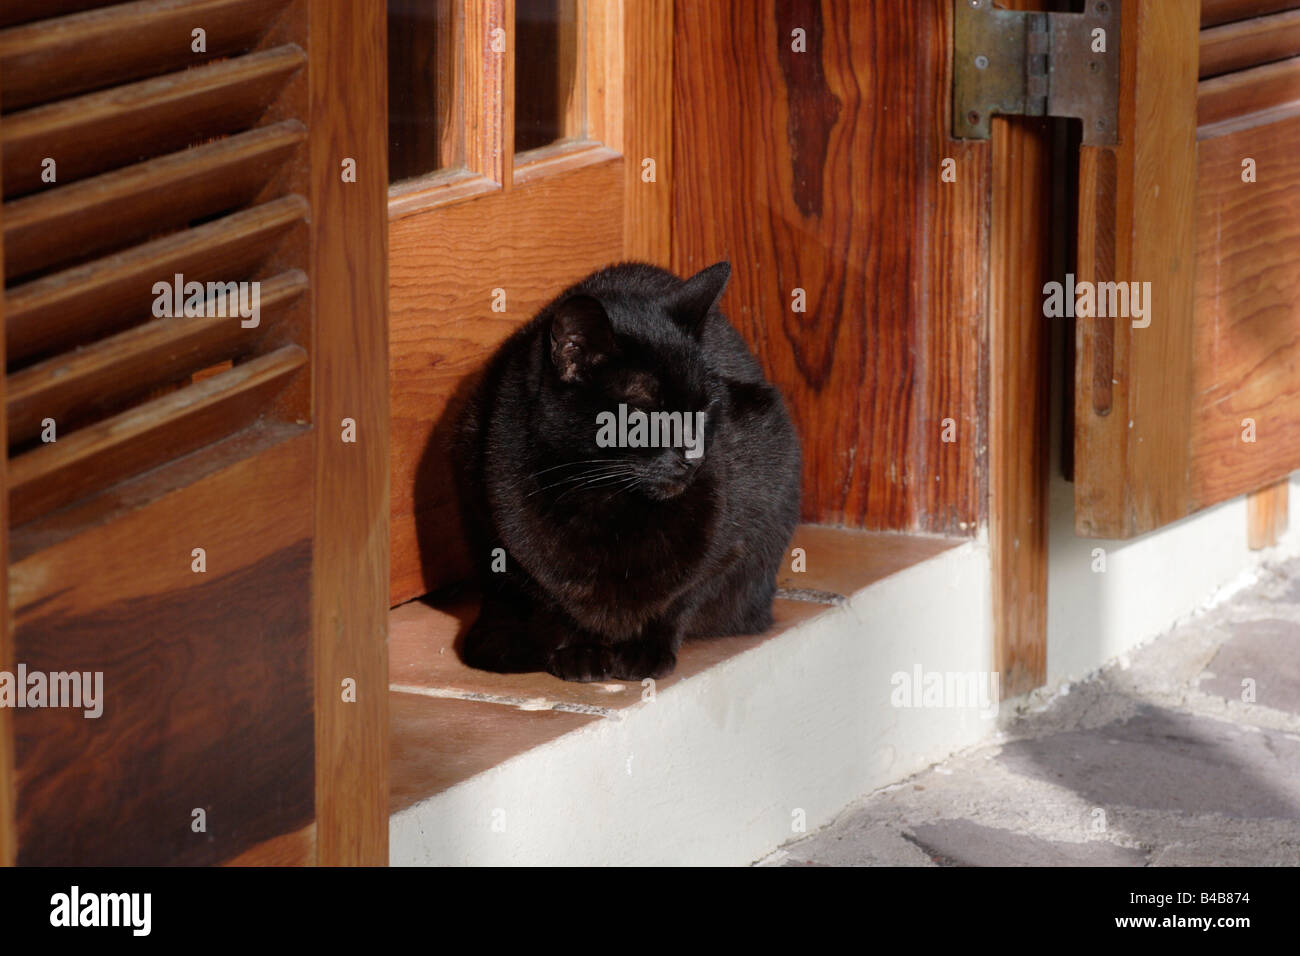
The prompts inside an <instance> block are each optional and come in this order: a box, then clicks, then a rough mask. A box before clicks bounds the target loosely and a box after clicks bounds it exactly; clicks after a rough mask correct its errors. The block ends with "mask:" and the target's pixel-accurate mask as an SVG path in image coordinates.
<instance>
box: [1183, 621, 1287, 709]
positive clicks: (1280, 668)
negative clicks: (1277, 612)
mask: <svg viewBox="0 0 1300 956" xmlns="http://www.w3.org/2000/svg"><path fill="white" fill-rule="evenodd" d="M1245 681H1249V682H1250V684H1248V685H1245V686H1243V682H1245ZM1199 687H1200V689H1201V690H1202V691H1203V692H1205V693H1207V694H1217V695H1218V696H1220V697H1223V698H1224V699H1225V700H1240V701H1243V702H1244V703H1256V704H1260V705H1262V706H1264V707H1272V708H1274V709H1277V710H1285V711H1288V712H1290V713H1293V714H1300V623H1297V622H1295V621H1287V620H1282V619H1280V618H1264V619H1263V620H1257V621H1244V622H1242V623H1240V624H1237V625H1236V626H1235V627H1233V629H1232V636H1231V637H1230V638H1229V639H1228V641H1227V643H1225V644H1224V645H1223V646H1222V647H1220V648H1219V651H1218V653H1217V654H1215V655H1214V659H1213V660H1212V661H1211V662H1210V665H1209V667H1208V668H1206V672H1205V676H1203V677H1202V679H1201V681H1200V684H1199Z"/></svg>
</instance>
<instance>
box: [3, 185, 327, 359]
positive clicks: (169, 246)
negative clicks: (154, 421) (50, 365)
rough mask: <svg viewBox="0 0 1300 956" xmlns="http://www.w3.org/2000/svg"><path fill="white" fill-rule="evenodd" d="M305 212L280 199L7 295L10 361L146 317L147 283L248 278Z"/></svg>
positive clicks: (302, 204)
mask: <svg viewBox="0 0 1300 956" xmlns="http://www.w3.org/2000/svg"><path fill="white" fill-rule="evenodd" d="M307 209H308V206H307V201H306V200H305V199H303V198H302V197H301V196H296V195H294V196H285V197H282V198H280V199H276V200H273V201H271V202H268V203H263V204H262V205H260V206H255V207H253V208H252V209H248V210H245V211H243V212H237V213H234V214H232V215H229V216H226V217H224V218H222V219H218V220H216V221H215V222H211V223H208V224H206V225H203V226H198V227H196V228H194V229H187V230H185V231H183V232H179V233H174V234H172V235H170V236H165V237H163V238H162V239H158V240H155V241H153V242H148V243H145V244H144V245H140V246H136V247H134V248H132V249H129V250H127V251H125V252H120V253H116V254H115V255H112V256H109V257H108V258H105V259H97V260H95V261H94V262H90V263H87V264H85V265H82V266H76V267H74V268H72V269H68V270H65V271H63V272H59V273H56V274H54V275H51V276H47V277H45V278H42V279H37V280H36V281H35V282H29V283H27V284H25V285H20V286H17V287H15V288H13V289H11V290H9V291H8V292H7V293H6V300H5V313H6V316H5V319H6V321H5V330H6V334H7V336H8V358H9V361H10V362H21V361H22V360H24V359H28V358H31V357H32V356H34V355H37V354H42V353H47V352H50V351H53V350H57V349H60V348H71V347H73V346H75V345H77V344H79V343H83V342H85V341H86V340H87V339H88V338H90V337H93V336H95V335H98V334H102V333H105V332H109V331H114V330H115V329H117V328H120V327H122V326H124V325H130V324H132V323H133V321H136V320H138V319H140V318H143V317H145V316H148V315H149V314H150V307H151V305H152V303H153V301H154V299H155V294H154V292H153V287H154V283H156V282H159V281H164V280H167V279H168V277H170V276H173V275H174V274H176V273H180V274H182V275H183V276H184V277H185V281H186V282H191V281H193V282H205V283H206V282H209V281H221V282H232V281H240V280H242V279H247V278H249V277H250V274H251V272H252V271H253V269H254V268H255V267H256V266H257V264H258V263H259V262H260V261H261V260H262V259H263V258H264V257H265V255H266V254H267V252H268V251H269V249H270V247H271V246H272V244H273V243H274V242H275V241H276V240H277V239H278V238H279V237H280V236H281V235H282V234H283V233H284V232H285V231H286V230H287V229H289V227H291V226H292V225H293V224H295V223H297V222H299V221H301V220H303V219H305V218H306V215H307Z"/></svg>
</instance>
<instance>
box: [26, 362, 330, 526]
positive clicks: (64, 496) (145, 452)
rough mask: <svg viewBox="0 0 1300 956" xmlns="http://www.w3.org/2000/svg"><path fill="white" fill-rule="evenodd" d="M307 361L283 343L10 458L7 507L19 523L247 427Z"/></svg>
mask: <svg viewBox="0 0 1300 956" xmlns="http://www.w3.org/2000/svg"><path fill="white" fill-rule="evenodd" d="M306 364H307V353H306V351H304V350H303V349H302V348H301V347H299V346H297V345H287V346H284V347H283V348H280V349H277V350H276V351H274V352H271V353H270V354H268V355H263V356H260V357H258V358H255V359H252V360H251V361H248V362H245V363H244V364H242V365H237V366H235V367H234V368H232V369H230V370H229V371H227V372H222V373H221V374H220V375H215V376H213V377H212V378H208V379H205V380H203V381H202V382H198V383H196V384H194V385H190V386H187V387H186V388H182V389H180V390H179V391H175V392H171V393H170V394H167V395H164V396H163V397H162V398H158V399H155V400H154V401H151V402H146V403H145V404H143V405H138V406H136V407H135V408H132V409H130V410H129V411H126V412H123V413H122V414H120V415H116V416H114V417H112V418H108V419H105V420H104V421H101V422H96V423H95V424H93V425H90V426H88V427H86V428H83V429H80V430H79V431H75V432H73V433H72V434H70V435H68V436H67V437H60V438H59V440H58V441H56V442H51V443H49V444H45V445H41V446H40V447H38V448H35V449H33V450H32V451H29V452H27V453H25V454H22V455H19V456H18V457H16V458H14V459H13V460H11V461H10V462H9V508H10V514H11V516H12V521H13V522H14V523H15V524H22V523H23V522H24V521H28V520H30V519H32V518H34V517H36V516H38V515H40V514H43V513H45V512H48V511H52V510H54V509H56V508H59V507H61V506H63V505H66V504H68V503H70V502H72V501H75V500H76V499H77V498H80V497H83V496H85V495H87V494H90V493H93V492H94V491H96V490H98V489H100V488H103V487H105V486H107V485H111V484H114V483H116V482H118V481H121V480H123V479H125V478H129V477H131V476H133V475H137V474H139V473H141V472H143V471H147V470H148V469H150V468H153V467H156V466H158V465H160V464H162V463H163V462H166V461H168V460H170V459H174V458H179V457H180V456H182V455H186V454H189V453H190V452H192V451H195V450H196V449H198V448H201V447H202V446H204V445H207V444H209V443H211V442H214V441H217V440H219V439H221V438H223V437H225V436H227V435H230V434H233V433H234V432H236V431H238V430H239V429H241V428H244V427H245V426H247V425H248V424H250V423H251V422H252V421H253V420H254V419H256V418H257V416H258V414H259V413H260V412H261V411H262V410H263V409H264V408H265V406H266V405H267V403H268V402H269V401H270V400H271V398H272V397H274V395H275V394H276V393H278V392H279V391H281V390H282V389H283V388H284V387H285V386H286V385H287V384H288V382H289V379H290V378H291V376H293V374H294V373H295V372H297V371H298V370H299V369H302V368H303V367H304V366H305V365H306Z"/></svg>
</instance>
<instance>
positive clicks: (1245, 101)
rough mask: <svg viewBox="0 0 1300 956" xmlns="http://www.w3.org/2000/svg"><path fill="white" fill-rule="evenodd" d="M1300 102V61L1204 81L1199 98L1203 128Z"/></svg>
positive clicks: (1281, 63)
mask: <svg viewBox="0 0 1300 956" xmlns="http://www.w3.org/2000/svg"><path fill="white" fill-rule="evenodd" d="M1297 100H1300V57H1292V58H1291V59H1289V60H1281V61H1280V62H1277V63H1267V64H1265V65H1264V66H1257V67H1253V68H1252V69H1249V70H1241V71H1239V72H1237V73H1228V74H1226V75H1224V76H1216V77H1214V78H1213V79H1209V80H1202V81H1201V83H1200V86H1199V88H1198V90H1197V96H1196V122H1197V124H1198V125H1200V126H1209V125H1210V124H1212V123H1223V122H1225V121H1227V120H1231V119H1233V118H1234V117H1239V116H1244V115H1246V114H1249V113H1256V112H1259V111H1261V110H1267V109H1272V108H1273V107H1277V106H1282V105H1283V104H1287V103H1294V102H1295V101H1297Z"/></svg>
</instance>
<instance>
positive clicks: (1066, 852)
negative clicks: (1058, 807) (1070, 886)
mask: <svg viewBox="0 0 1300 956" xmlns="http://www.w3.org/2000/svg"><path fill="white" fill-rule="evenodd" d="M910 837H911V839H912V841H914V842H915V843H916V845H917V846H918V847H920V848H921V849H922V850H923V851H924V852H925V853H926V855H927V856H929V858H930V859H931V860H933V861H934V862H935V863H937V864H939V865H940V866H1145V865H1146V863H1147V855H1146V853H1144V852H1143V851H1141V850H1138V849H1134V848H1131V847H1123V846H1116V845H1115V844H1113V843H1108V842H1106V841H1104V840H1090V841H1087V842H1084V843H1065V842H1061V841H1056V840H1044V839H1042V838H1040V837H1036V836H1031V835H1028V834H1024V833H1016V832H1014V831H1012V830H1002V829H998V828H997V827H986V826H981V825H980V824H978V823H973V822H971V821H970V820H940V821H938V822H936V823H933V824H926V825H923V826H918V827H915V828H914V829H913V832H912V833H911V834H910Z"/></svg>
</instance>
